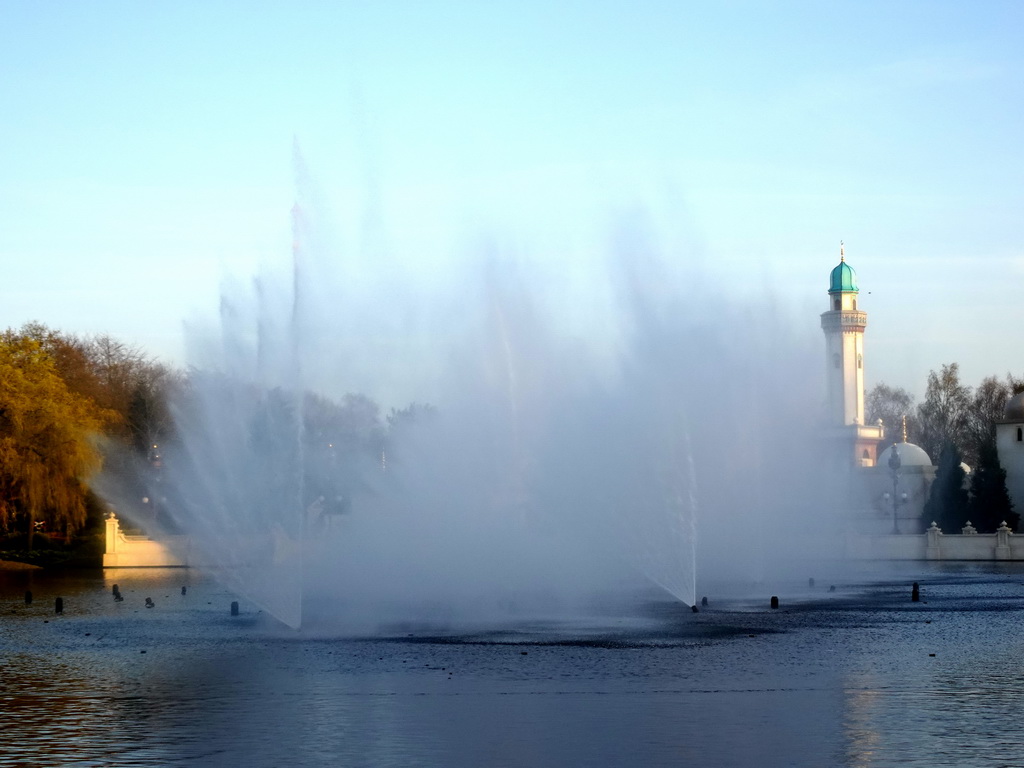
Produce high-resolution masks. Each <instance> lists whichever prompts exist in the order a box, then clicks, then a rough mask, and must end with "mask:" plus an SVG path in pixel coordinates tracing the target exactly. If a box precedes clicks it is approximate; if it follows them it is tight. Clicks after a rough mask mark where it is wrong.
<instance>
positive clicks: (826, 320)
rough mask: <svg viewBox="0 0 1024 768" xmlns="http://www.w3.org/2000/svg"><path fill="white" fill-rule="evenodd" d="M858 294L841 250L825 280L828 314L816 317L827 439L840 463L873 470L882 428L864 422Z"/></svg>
mask: <svg viewBox="0 0 1024 768" xmlns="http://www.w3.org/2000/svg"><path fill="white" fill-rule="evenodd" d="M858 293H860V289H858V288H857V273H856V272H854V271H853V268H852V267H851V266H850V265H849V264H847V263H846V254H845V252H844V249H843V247H842V245H840V248H839V264H838V265H837V266H836V268H835V269H833V270H832V274H831V275H830V276H829V289H828V301H829V310H828V311H827V312H823V313H822V315H821V329H822V330H823V331H824V332H825V382H826V384H825V386H826V392H827V404H826V425H827V436H828V437H829V438H830V442H832V443H833V446H834V449H835V452H836V456H837V459H838V460H839V461H840V462H841V463H843V464H846V463H847V462H852V463H853V465H854V466H859V467H873V466H875V463H876V461H877V458H878V457H877V452H878V444H879V443H880V442H881V440H882V437H883V435H884V432H883V429H882V426H881V424H875V425H870V426H869V425H867V424H865V423H864V329H865V328H866V327H867V324H868V315H867V312H864V311H862V310H859V309H858V308H857V294H858Z"/></svg>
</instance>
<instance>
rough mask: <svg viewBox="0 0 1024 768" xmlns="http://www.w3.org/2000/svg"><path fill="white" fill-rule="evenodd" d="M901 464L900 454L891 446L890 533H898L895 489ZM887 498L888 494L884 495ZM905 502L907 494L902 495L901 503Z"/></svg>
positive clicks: (897, 507)
mask: <svg viewBox="0 0 1024 768" xmlns="http://www.w3.org/2000/svg"><path fill="white" fill-rule="evenodd" d="M902 463H903V462H901V461H900V453H899V451H898V450H896V446H895V445H893V447H892V453H890V454H889V471H890V472H891V473H892V532H893V533H899V532H900V526H899V522H898V519H897V512H898V511H899V508H900V501H899V497H898V496H897V495H896V487H897V485H898V484H899V481H900V466H901V465H902ZM885 495H886V496H888V495H889V494H888V493H887V494H885ZM906 500H907V494H905V493H904V494H903V501H906Z"/></svg>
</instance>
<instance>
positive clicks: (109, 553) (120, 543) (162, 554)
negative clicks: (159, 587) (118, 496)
mask: <svg viewBox="0 0 1024 768" xmlns="http://www.w3.org/2000/svg"><path fill="white" fill-rule="evenodd" d="M178 538H180V539H181V541H180V542H178V543H179V544H187V541H186V540H185V537H178ZM172 543H173V542H172ZM187 549H188V548H187V546H182V547H180V548H179V550H180V551H183V552H184V551H187ZM187 565H188V563H187V562H186V561H184V560H182V559H181V558H180V557H178V556H177V555H176V554H174V552H173V551H172V549H171V547H169V546H168V545H167V544H166V543H164V542H160V541H156V540H154V539H151V538H149V537H148V536H130V535H127V534H125V533H124V531H122V530H121V523H120V522H119V521H118V519H117V517H116V516H115V515H114V513H113V512H111V513H110V514H109V515H108V516H107V530H106V547H105V548H104V551H103V567H104V568H168V567H182V566H187Z"/></svg>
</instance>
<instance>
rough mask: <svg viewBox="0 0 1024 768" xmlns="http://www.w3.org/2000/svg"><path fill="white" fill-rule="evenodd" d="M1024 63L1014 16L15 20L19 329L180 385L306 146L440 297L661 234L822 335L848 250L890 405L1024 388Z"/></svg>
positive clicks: (1, 135)
mask: <svg viewBox="0 0 1024 768" xmlns="http://www.w3.org/2000/svg"><path fill="white" fill-rule="evenodd" d="M1021 39H1024V5H1022V4H1020V3H1014V2H1003V3H998V2H981V3H976V4H967V3H962V2H901V3H888V2H877V3H876V2H856V3H845V2H838V3H820V2H795V3H793V2H790V3H785V2H783V3H717V4H710V3H694V2H642V1H641V2H631V3H624V2H623V3H612V2H587V3H584V2H580V3H571V2H561V3H550V2H545V3H541V2H528V1H527V0H521V1H520V2H515V3H470V2H330V3H328V2H325V3H312V2H306V3H255V2H248V3H241V2H212V3H211V2H174V3H159V4H158V3H128V2H124V3H114V2H105V1H103V0H97V1H96V2H90V3H72V2H65V3H60V2H44V3H36V2H16V1H14V0H4V1H3V2H2V3H0V263H2V265H3V269H2V279H0V327H7V326H18V325H20V324H22V323H24V322H26V321H28V320H32V319H37V320H40V321H42V322H45V323H46V324H48V325H50V326H52V327H56V328H59V329H61V330H65V331H68V332H75V333H95V332H102V333H110V334H112V335H114V336H117V337H119V338H123V339H124V340H126V341H129V342H132V343H136V344H139V345H140V346H142V347H144V348H145V349H147V350H149V351H150V352H151V353H153V354H155V355H157V356H159V357H161V358H163V359H166V360H168V361H170V362H181V361H182V360H183V354H184V351H183V350H184V347H183V342H182V339H181V336H182V321H183V319H187V318H189V317H191V316H193V315H196V314H203V313H208V312H211V311H213V310H214V309H215V307H216V303H217V295H218V290H219V286H220V284H221V282H222V280H223V279H224V278H225V276H228V275H236V276H237V275H247V274H251V273H253V272H254V271H256V270H257V269H259V268H260V266H261V265H265V264H272V263H275V262H280V261H282V260H287V258H288V254H289V248H290V240H291V233H290V227H291V223H290V219H289V210H290V208H291V206H292V203H293V201H294V199H295V194H296V193H295V179H294V168H293V162H292V152H293V142H294V141H295V140H296V139H297V140H298V142H299V144H300V145H301V147H302V152H303V155H304V157H305V159H306V163H307V165H308V167H309V169H310V172H311V173H312V175H313V176H314V177H315V179H316V180H317V183H318V184H319V186H320V187H321V188H322V189H323V190H324V197H325V199H327V200H329V201H330V202H331V204H332V206H333V209H334V218H335V220H336V227H337V230H338V233H339V234H338V235H337V237H338V245H339V249H340V250H341V251H345V249H346V248H348V249H351V248H352V247H353V246H352V245H351V243H352V242H354V241H355V240H357V239H359V238H360V237H362V238H363V240H364V241H365V240H366V239H367V237H368V239H370V240H376V241H378V242H379V244H380V248H381V249H382V250H383V251H387V252H389V253H397V254H402V256H401V259H400V260H399V261H397V262H396V263H397V264H399V265H400V268H401V269H402V270H403V271H404V272H406V273H408V274H411V275H413V276H416V275H421V276H422V279H423V280H425V281H428V280H430V279H432V276H434V275H436V273H437V272H438V271H439V270H443V269H444V268H446V267H447V266H448V265H450V264H451V263H453V262H454V261H457V260H459V259H466V258H468V259H472V255H473V248H474V246H473V243H475V242H479V241H480V240H481V239H493V240H497V241H499V242H501V243H503V244H505V246H506V247H508V248H510V249H512V250H515V251H516V252H518V253H522V254H526V255H527V257H529V258H532V259H535V260H537V261H539V262H544V263H546V264H547V265H548V266H549V268H553V269H554V270H555V271H557V270H564V271H567V272H572V273H574V274H578V275H585V274H586V273H587V272H588V270H597V269H599V264H600V262H601V259H602V258H603V256H602V251H603V250H604V248H605V245H604V243H605V241H606V239H607V236H608V231H609V229H610V228H612V224H613V223H614V221H615V220H616V219H617V218H618V217H622V216H633V215H636V212H637V211H640V212H641V214H642V217H643V218H644V219H645V220H646V221H648V222H649V224H648V226H649V227H650V228H651V229H652V231H654V232H656V233H657V237H658V240H659V242H660V243H661V244H662V245H663V248H664V256H665V258H666V259H667V260H670V261H680V262H683V261H685V262H688V263H694V264H699V265H700V268H701V269H702V270H704V271H705V272H706V273H708V274H710V275H713V276H714V277H715V279H717V280H719V281H721V283H723V284H724V285H726V286H728V289H729V291H730V292H731V293H734V294H735V298H736V300H737V301H743V300H745V299H748V298H750V297H751V296H752V295H754V294H761V293H764V294H769V295H770V296H771V297H772V299H773V300H774V302H775V303H776V304H777V305H779V306H782V307H784V308H785V311H786V312H788V313H790V316H791V318H792V323H793V327H794V328H796V329H798V332H803V331H804V330H807V332H809V333H814V334H818V335H819V336H820V331H819V330H818V319H817V314H818V313H820V312H821V311H824V310H825V309H826V298H825V293H824V292H825V290H826V288H827V278H828V272H829V270H830V269H831V268H832V267H833V266H834V264H835V263H836V261H837V258H838V250H839V241H840V240H844V241H845V243H846V253H847V257H848V260H849V262H850V263H851V264H852V265H853V266H854V267H855V268H856V269H857V271H858V274H859V278H860V282H861V287H862V289H863V291H864V294H865V295H864V298H863V299H862V301H861V306H862V307H863V308H865V309H867V310H868V312H869V318H870V320H869V329H868V340H867V352H868V366H867V372H868V378H869V383H874V382H877V381H879V380H884V381H886V382H888V383H890V384H896V385H900V386H904V387H907V388H908V389H911V390H912V391H915V392H917V393H920V392H921V391H922V390H923V387H924V380H925V376H926V375H927V372H928V371H929V370H930V369H935V368H938V367H939V366H940V365H941V364H942V363H946V362H952V361H959V362H960V363H961V365H962V369H963V374H964V378H965V380H966V381H967V382H968V383H971V384H974V383H977V381H978V380H980V378H981V377H983V376H985V375H988V374H1003V373H1005V372H1007V371H1013V372H1015V373H1017V374H1021V373H1024V358H1022V353H1021V352H1020V346H1019V343H1017V340H1016V338H1015V336H1016V330H1017V329H1018V328H1019V327H1020V326H1021V321H1022V319H1024V309H1022V308H1021V306H1022V305H1021V302H1020V300H1019V298H1018V295H1019V293H1020V287H1021V286H1022V285H1024V232H1022V230H1024V216H1022V211H1024V153H1022V149H1021V147H1022V140H1021V137H1022V136H1024V61H1022V59H1024V54H1022V50H1024V49H1022V47H1021V45H1020V40H1021ZM624 212H625V213H624ZM367 233H369V235H368V234H367ZM868 291H871V294H870V295H867V292H868ZM802 323H806V326H807V328H806V329H804V328H803V327H802V326H801V324H802ZM822 345H823V342H822Z"/></svg>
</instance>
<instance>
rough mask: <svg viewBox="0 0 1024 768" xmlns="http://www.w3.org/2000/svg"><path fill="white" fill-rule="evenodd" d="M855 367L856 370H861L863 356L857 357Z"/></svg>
mask: <svg viewBox="0 0 1024 768" xmlns="http://www.w3.org/2000/svg"><path fill="white" fill-rule="evenodd" d="M857 367H858V368H863V367H864V355H857Z"/></svg>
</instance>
